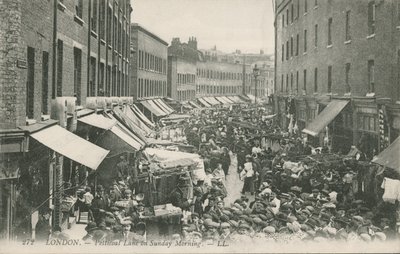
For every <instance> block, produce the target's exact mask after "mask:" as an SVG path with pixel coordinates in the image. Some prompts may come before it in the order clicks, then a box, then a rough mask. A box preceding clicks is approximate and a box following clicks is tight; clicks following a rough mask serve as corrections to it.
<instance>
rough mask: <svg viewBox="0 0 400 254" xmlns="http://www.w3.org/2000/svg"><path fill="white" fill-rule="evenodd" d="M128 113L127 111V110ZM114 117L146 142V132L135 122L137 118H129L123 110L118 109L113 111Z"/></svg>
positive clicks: (115, 108)
mask: <svg viewBox="0 0 400 254" xmlns="http://www.w3.org/2000/svg"><path fill="white" fill-rule="evenodd" d="M125 112H126V110H125ZM113 113H114V114H113V116H114V117H115V118H116V119H117V120H118V121H120V122H121V123H123V124H124V125H125V126H126V127H128V128H129V129H130V130H131V131H132V132H133V133H135V134H136V135H137V136H138V137H139V138H140V139H142V140H143V141H145V140H146V134H147V133H146V132H145V131H144V130H142V129H141V128H140V127H139V126H138V125H137V122H136V121H135V119H136V117H132V116H131V117H128V115H127V114H126V113H124V112H123V109H120V108H118V107H114V109H113Z"/></svg>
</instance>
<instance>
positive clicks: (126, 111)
mask: <svg viewBox="0 0 400 254" xmlns="http://www.w3.org/2000/svg"><path fill="white" fill-rule="evenodd" d="M123 112H124V114H125V115H126V116H127V117H128V118H129V119H130V120H131V121H133V122H134V123H135V125H136V126H137V127H139V128H140V129H141V130H142V131H143V132H144V133H145V134H149V133H151V132H152V130H151V129H150V127H148V126H147V125H146V124H145V123H144V122H143V121H142V120H141V119H140V118H139V117H138V116H137V115H136V114H135V112H133V109H132V108H131V107H130V106H126V107H124V108H123Z"/></svg>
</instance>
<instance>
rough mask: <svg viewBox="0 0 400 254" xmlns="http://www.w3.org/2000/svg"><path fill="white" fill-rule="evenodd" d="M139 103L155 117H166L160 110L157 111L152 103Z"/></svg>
mask: <svg viewBox="0 0 400 254" xmlns="http://www.w3.org/2000/svg"><path fill="white" fill-rule="evenodd" d="M140 103H141V104H142V105H143V106H144V107H145V108H147V109H148V110H149V111H150V112H151V113H152V114H154V115H155V116H158V117H160V116H166V115H167V114H166V113H165V112H164V111H162V110H161V109H159V108H158V107H157V106H155V105H154V103H150V100H146V101H140Z"/></svg>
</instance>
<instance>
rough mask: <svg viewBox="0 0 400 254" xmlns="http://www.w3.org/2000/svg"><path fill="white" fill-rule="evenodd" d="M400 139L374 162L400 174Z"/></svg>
mask: <svg viewBox="0 0 400 254" xmlns="http://www.w3.org/2000/svg"><path fill="white" fill-rule="evenodd" d="M399 151H400V137H398V138H397V139H396V140H395V141H393V143H392V144H390V146H388V147H387V148H386V149H385V150H383V151H382V152H381V153H380V154H379V155H378V156H377V157H376V158H375V159H373V160H372V162H374V163H376V164H379V165H381V166H385V167H388V168H391V169H394V170H396V171H397V172H399V173H400V156H399V155H400V152H399Z"/></svg>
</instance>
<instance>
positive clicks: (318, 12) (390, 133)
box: [275, 0, 400, 157]
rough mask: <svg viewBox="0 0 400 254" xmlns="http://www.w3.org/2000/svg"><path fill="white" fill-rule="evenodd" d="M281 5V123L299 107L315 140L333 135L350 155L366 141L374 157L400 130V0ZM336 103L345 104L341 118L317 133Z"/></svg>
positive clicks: (282, 0)
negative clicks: (318, 124) (316, 126)
mask: <svg viewBox="0 0 400 254" xmlns="http://www.w3.org/2000/svg"><path fill="white" fill-rule="evenodd" d="M275 3H276V4H275V6H276V11H275V36H276V38H275V41H276V45H275V47H276V48H275V67H276V68H275V94H276V97H275V109H276V112H277V113H278V114H279V116H280V120H281V124H282V127H284V128H287V127H288V126H289V123H290V119H289V118H287V117H286V116H287V115H288V109H290V108H292V109H291V110H290V111H292V113H293V112H295V114H294V121H295V122H297V125H298V126H299V129H300V130H302V129H304V130H303V132H305V133H307V135H308V136H309V137H311V138H312V137H314V141H315V143H319V144H320V143H321V142H322V140H323V139H324V137H325V138H326V137H328V138H329V143H330V144H331V145H332V148H333V150H334V151H343V152H347V151H348V150H349V148H350V146H351V145H352V144H360V142H361V143H363V145H360V146H363V147H368V149H366V150H365V152H366V153H367V154H368V156H369V157H371V156H373V155H374V154H376V153H377V152H378V151H380V150H382V149H383V148H384V147H385V146H386V145H387V143H388V141H389V140H390V141H393V140H394V139H395V138H396V137H397V136H398V135H399V130H400V125H399V124H398V123H399V122H400V120H399V112H400V111H399V109H400V107H399V106H398V104H395V101H399V99H400V85H399V82H400V79H399V77H400V49H399V32H398V27H399V25H400V19H398V16H399V10H400V2H399V1H382V0H376V1H374V0H371V1H363V0H354V1H340V0H334V1H317V0H315V1H295V0H276V1H275ZM292 98H293V99H294V102H295V103H292V102H291V101H292ZM339 100H341V101H342V102H339ZM329 103H336V104H337V106H338V107H339V106H340V108H336V111H337V114H336V113H335V114H334V113H332V114H334V115H332V116H331V117H333V118H334V120H331V121H330V122H329V123H325V124H324V126H325V125H327V126H326V127H327V128H324V129H323V130H316V129H315V130H311V129H312V127H313V124H312V123H313V122H314V119H315V118H316V117H317V116H318V115H319V114H320V113H321V112H322V111H323V109H324V108H325V107H326V106H327V105H328V104H329ZM331 105H332V106H330V107H329V108H333V104H331ZM293 106H295V108H293ZM326 113H329V112H326ZM380 119H383V120H384V122H381V121H378V120H380ZM315 121H321V119H319V118H318V119H316V120H315ZM310 128H311V129H310ZM310 134H312V135H310Z"/></svg>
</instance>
